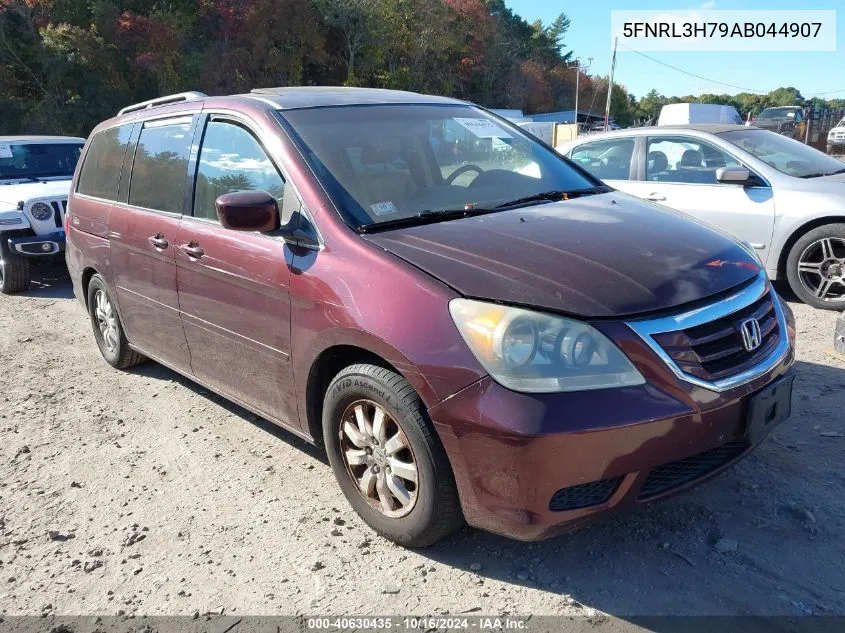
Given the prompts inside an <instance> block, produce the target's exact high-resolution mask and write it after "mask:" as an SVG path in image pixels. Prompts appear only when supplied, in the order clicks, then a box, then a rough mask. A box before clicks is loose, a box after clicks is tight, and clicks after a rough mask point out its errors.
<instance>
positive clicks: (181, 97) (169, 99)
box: [117, 90, 208, 116]
mask: <svg viewBox="0 0 845 633" xmlns="http://www.w3.org/2000/svg"><path fill="white" fill-rule="evenodd" d="M207 96H208V95H207V94H205V93H204V92H197V91H195V90H194V91H191V92H180V93H178V94H175V95H167V96H166V97H158V98H157V99H150V100H149V101H142V102H141V103H135V104H133V105H130V106H126V107H125V108H123V109H121V110H120V111H119V112H118V113H117V116H123V115H124V114H127V113H129V112H137V111H138V110H147V109H148V108H155V107H158V106H163V105H167V104H170V103H179V102H180V101H193V100H194V99H205V98H206V97H207Z"/></svg>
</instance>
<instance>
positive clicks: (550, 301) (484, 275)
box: [364, 192, 761, 317]
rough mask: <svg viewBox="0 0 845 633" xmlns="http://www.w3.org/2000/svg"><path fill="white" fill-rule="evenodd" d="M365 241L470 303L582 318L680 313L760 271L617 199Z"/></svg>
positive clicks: (696, 231) (670, 215)
mask: <svg viewBox="0 0 845 633" xmlns="http://www.w3.org/2000/svg"><path fill="white" fill-rule="evenodd" d="M364 237H365V239H367V240H369V241H370V242H373V243H375V244H377V245H378V246H380V247H382V248H384V249H385V250H387V251H389V252H391V253H393V254H395V255H397V256H399V257H401V258H402V259H405V260H406V261H408V262H410V263H411V264H413V265H414V266H417V267H418V268H420V269H422V270H424V271H426V272H428V273H429V274H431V275H432V276H434V277H436V278H438V279H440V280H442V281H443V282H445V283H447V284H448V285H450V286H451V287H453V288H454V289H455V290H457V291H458V292H460V293H461V294H463V295H465V296H468V297H475V298H480V299H490V300H493V301H501V302H505V303H513V304H519V305H524V306H533V307H537V308H545V309H549V310H554V311H559V312H563V313H567V314H572V315H577V316H581V317H616V316H625V315H632V314H637V313H644V312H652V311H655V310H665V309H667V308H673V307H675V306H680V305H682V304H686V303H690V302H693V301H698V300H700V299H705V298H707V297H710V296H712V295H714V294H717V293H719V292H722V291H725V290H728V289H730V288H732V287H735V286H737V285H740V284H742V283H743V282H745V281H748V280H749V279H751V278H752V277H754V276H755V275H756V274H757V273H758V272H759V271H760V269H761V267H760V265H759V263H758V262H757V260H756V259H754V257H753V256H752V255H751V254H749V253H748V252H747V251H746V250H745V249H744V248H743V247H742V246H740V245H739V244H738V243H737V242H735V241H734V240H732V239H731V238H729V237H727V236H725V235H724V234H722V233H720V232H718V231H716V230H714V229H711V228H708V227H706V226H704V225H702V224H700V223H698V222H695V221H693V220H691V219H690V218H689V217H688V216H684V215H683V214H681V213H678V212H675V211H671V210H669V209H665V208H663V207H658V206H656V205H652V204H649V203H646V202H642V201H640V200H637V199H635V198H633V197H631V196H628V195H626V194H622V193H620V192H612V193H607V194H601V195H595V196H590V197H585V198H577V199H574V200H569V201H565V202H556V203H550V204H543V205H537V206H534V207H530V208H523V209H514V210H510V211H502V212H499V213H491V214H489V215H482V216H476V217H470V218H464V219H460V220H453V221H447V222H440V223H436V224H427V225H421V226H414V227H408V228H400V229H394V230H386V231H384V232H383V233H373V234H368V235H365V236H364Z"/></svg>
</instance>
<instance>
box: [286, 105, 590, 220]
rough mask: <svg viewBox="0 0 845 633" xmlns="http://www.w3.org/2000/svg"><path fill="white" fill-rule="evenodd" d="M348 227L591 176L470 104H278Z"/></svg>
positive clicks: (585, 184)
mask: <svg viewBox="0 0 845 633" xmlns="http://www.w3.org/2000/svg"><path fill="white" fill-rule="evenodd" d="M281 114H282V116H283V117H284V118H285V119H286V120H287V121H288V122H289V123H290V125H291V126H292V127H293V130H294V132H295V133H296V134H297V135H298V136H299V138H300V140H301V142H302V145H304V148H303V149H304V151H305V154H306V156H307V158H308V160H309V162H310V163H311V165H312V167H313V169H314V170H315V172H316V173H317V175H318V176H319V177H320V179H321V181H322V182H323V183H324V184H325V185H326V186H327V188H328V189H329V193H330V194H331V195H332V197H333V198H334V200H335V202H336V204H337V206H338V208H340V209H341V212H342V213H343V214H344V218H345V220H346V221H347V222H348V223H349V224H350V225H352V226H354V227H368V226H374V225H378V224H381V223H384V222H391V223H392V221H395V220H401V219H404V218H413V217H416V216H420V215H422V214H432V213H439V212H447V211H454V210H464V209H476V210H481V209H485V210H489V209H493V208H495V207H497V206H498V205H501V204H507V203H508V202H512V201H514V200H517V199H521V198H525V197H531V196H535V195H538V194H542V193H544V192H550V191H584V190H589V189H595V188H596V187H598V186H600V185H601V183H599V182H597V181H594V180H592V179H591V178H590V177H589V175H586V174H583V173H581V172H579V171H578V170H577V169H575V168H573V167H572V166H571V165H570V164H568V163H567V162H566V161H565V160H564V159H563V158H562V157H560V156H559V155H558V154H556V153H555V152H554V151H552V150H549V149H548V148H546V147H544V146H543V145H541V144H540V143H538V142H537V141H536V140H534V139H533V138H532V137H531V136H529V135H527V134H525V133H523V132H522V131H520V129H519V128H517V127H515V126H513V125H510V124H508V123H505V122H503V121H501V120H499V119H496V118H494V117H492V116H490V115H488V114H487V113H486V112H484V111H482V110H479V109H478V108H475V107H472V106H462V105H454V106H452V105H445V106H442V105H370V106H338V107H325V108H305V109H301V110H287V111H283V112H282V113H281Z"/></svg>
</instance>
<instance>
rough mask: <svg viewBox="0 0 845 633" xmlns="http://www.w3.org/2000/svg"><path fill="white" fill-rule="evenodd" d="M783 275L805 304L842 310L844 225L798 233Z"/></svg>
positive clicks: (844, 294)
mask: <svg viewBox="0 0 845 633" xmlns="http://www.w3.org/2000/svg"><path fill="white" fill-rule="evenodd" d="M786 277H787V279H788V280H789V286H790V287H791V288H792V291H793V292H794V293H795V294H796V296H797V297H798V298H799V299H801V301H803V302H804V303H806V304H807V305H811V306H813V307H814V308H821V309H823V310H839V311H841V310H845V224H826V225H824V226H820V227H817V228H815V229H813V230H811V231H808V232H807V233H805V234H804V235H802V236H801V237H800V238H799V239H798V241H797V242H795V244H794V245H793V246H792V249H791V250H790V251H789V255H788V256H787V259H786Z"/></svg>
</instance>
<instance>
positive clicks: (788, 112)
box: [754, 106, 807, 141]
mask: <svg viewBox="0 0 845 633" xmlns="http://www.w3.org/2000/svg"><path fill="white" fill-rule="evenodd" d="M754 125H755V127H759V128H761V129H763V130H770V131H772V132H777V133H778V134H783V135H784V136H788V137H789V138H794V139H796V140H799V141H803V140H804V135H805V133H806V131H807V121H806V118H805V116H804V108H802V107H801V106H785V107H778V108H766V109H765V110H763V111H762V112H761V113H760V114H759V116H758V117H757V119H756V120H755V121H754Z"/></svg>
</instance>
